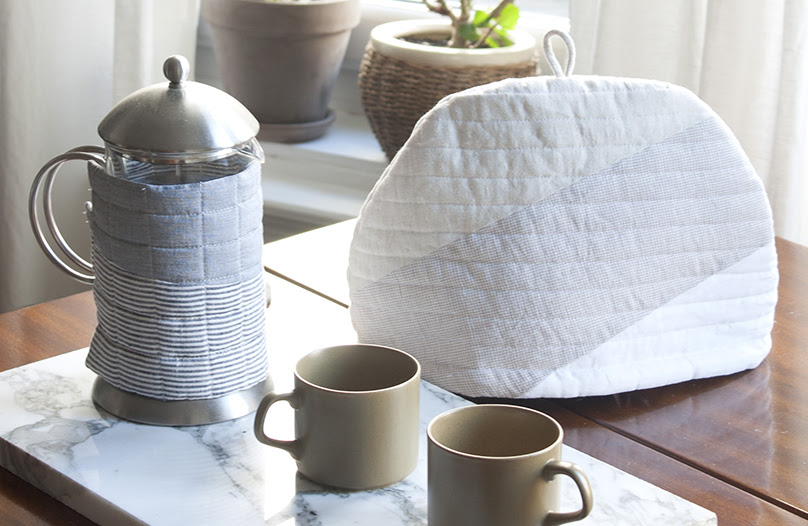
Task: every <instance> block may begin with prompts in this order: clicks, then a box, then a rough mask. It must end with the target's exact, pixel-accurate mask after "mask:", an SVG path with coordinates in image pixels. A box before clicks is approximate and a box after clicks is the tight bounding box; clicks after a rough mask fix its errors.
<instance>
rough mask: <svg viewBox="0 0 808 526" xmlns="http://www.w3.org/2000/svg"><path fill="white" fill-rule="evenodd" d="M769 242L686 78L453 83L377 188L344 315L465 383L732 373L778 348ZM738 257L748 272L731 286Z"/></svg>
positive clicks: (753, 195) (455, 387)
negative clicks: (678, 81)
mask: <svg viewBox="0 0 808 526" xmlns="http://www.w3.org/2000/svg"><path fill="white" fill-rule="evenodd" d="M772 240H773V232H772V222H771V211H770V209H769V205H768V201H767V199H766V197H765V193H764V191H763V188H762V185H761V183H760V181H759V179H758V177H757V175H756V174H755V173H754V170H753V169H752V167H751V165H750V164H749V162H748V160H747V159H746V157H745V155H743V152H742V151H741V150H740V147H739V145H738V143H737V141H736V140H735V138H734V137H733V136H732V134H731V133H730V132H729V130H728V129H727V128H726V126H725V125H724V123H723V122H721V121H720V119H719V118H718V117H717V116H716V115H715V114H714V113H713V112H712V111H711V110H710V109H709V108H708V107H706V106H705V105H704V104H703V103H702V102H701V101H699V100H698V99H697V98H696V97H695V96H693V95H692V94H691V93H690V92H688V91H686V90H684V89H682V88H677V87H674V86H670V85H667V84H661V83H656V82H648V81H641V80H627V79H606V78H576V77H573V78H544V77H540V78H533V79H520V80H510V81H503V82H500V83H495V84H491V85H488V86H483V87H480V88H474V89H472V90H468V91H466V92H463V93H460V94H457V95H454V96H450V97H447V98H446V99H444V100H443V101H442V102H441V103H440V104H439V105H438V106H437V107H436V108H435V109H434V110H432V111H431V112H430V113H429V114H427V115H426V116H425V117H424V118H423V119H422V120H421V122H419V124H418V126H416V130H415V131H414V133H413V136H412V137H411V139H410V141H408V143H407V144H406V145H405V147H404V148H402V150H401V152H400V153H399V154H398V156H397V157H396V158H395V159H394V161H393V163H391V165H390V167H389V168H388V170H387V171H386V172H385V174H384V175H383V177H382V179H380V181H379V183H378V184H377V185H376V188H374V191H373V192H372V193H371V195H370V196H369V197H368V199H367V201H366V202H365V205H364V207H363V209H362V213H361V215H360V218H359V221H358V223H357V227H356V231H355V235H354V241H353V243H352V247H351V255H350V263H349V276H348V277H349V288H350V291H351V316H352V319H353V322H354V327H355V328H356V330H357V333H358V335H359V338H360V341H365V342H372V343H379V344H385V345H390V346H394V347H398V348H401V349H403V350H405V351H408V352H410V353H412V354H414V355H415V356H416V357H417V358H418V359H419V360H420V361H421V363H422V365H423V371H424V378H425V379H427V380H429V381H431V382H434V383H436V384H438V385H440V386H442V387H444V388H446V389H449V390H451V391H454V392H459V393H462V394H466V395H470V396H498V397H538V396H581V395H588V394H603V393H609V392H619V391H625V390H631V389H637V388H641V387H651V386H655V385H662V384H665V383H671V382H675V381H682V380H686V379H690V378H695V377H702V376H709V375H714V374H726V373H728V372H734V371H737V370H741V369H744V368H749V367H754V366H755V365H757V363H759V362H760V360H762V359H763V357H765V355H766V354H767V352H768V350H769V348H770V340H769V331H770V330H771V316H772V313H773V308H774V303H775V302H776V281H777V271H776V256H775V254H774V250H773V241H772ZM766 247H768V248H766ZM764 248H765V249H764ZM746 261H750V262H753V263H754V264H755V265H757V266H756V267H755V266H754V265H753V267H754V268H753V269H752V270H754V272H757V274H755V275H756V278H755V279H751V280H749V279H745V280H743V281H742V282H741V284H743V283H744V282H745V281H750V284H749V286H748V287H740V288H739V287H738V284H739V282H738V281H737V280H736V281H733V280H732V279H729V278H730V277H733V276H735V274H734V273H735V272H736V269H737V268H738V267H736V266H737V265H739V264H740V268H741V269H742V270H743V269H744V268H745V267H744V266H743V265H744V263H743V262H746ZM749 264H752V263H749ZM747 270H748V271H750V272H751V271H752V270H749V269H747ZM744 272H746V271H744ZM751 282H754V283H751ZM716 291H718V293H716ZM726 291H732V292H731V294H730V296H729V297H728V298H723V300H722V301H718V300H717V299H716V298H718V297H720V294H721V293H724V292H726ZM761 291H762V292H761ZM752 306H756V307H757V310H755V309H754V308H751V307H752ZM708 315H712V316H713V317H714V318H716V319H713V320H712V321H710V322H709V323H707V322H705V324H704V327H702V328H701V329H699V330H683V329H682V328H681V327H680V326H679V324H681V323H685V324H687V323H692V322H693V320H700V319H704V320H708V319H710V318H709V316H708ZM705 316H707V317H706V318H705Z"/></svg>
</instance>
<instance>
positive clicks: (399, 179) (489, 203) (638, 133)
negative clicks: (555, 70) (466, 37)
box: [349, 77, 712, 289]
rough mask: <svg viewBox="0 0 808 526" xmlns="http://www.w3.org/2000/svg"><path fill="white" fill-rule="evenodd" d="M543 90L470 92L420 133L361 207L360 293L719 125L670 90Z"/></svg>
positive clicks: (589, 81)
mask: <svg viewBox="0 0 808 526" xmlns="http://www.w3.org/2000/svg"><path fill="white" fill-rule="evenodd" d="M535 80H536V79H535V78H534V79H513V80H507V81H503V82H497V83H493V84H489V85H486V86H481V87H477V88H472V89H470V90H467V91H465V92H462V93H460V94H457V95H454V96H452V97H449V98H447V99H446V100H444V101H442V102H441V103H439V104H438V105H437V106H436V107H435V108H434V109H433V110H432V111H431V112H430V114H429V118H428V119H422V121H421V122H419V124H418V125H416V127H415V130H414V131H413V135H412V137H411V138H410V140H409V141H408V142H407V148H406V149H403V151H402V152H401V153H400V154H399V155H397V156H396V158H395V159H394V160H393V162H392V163H391V164H390V166H389V167H388V168H387V170H386V171H385V173H384V174H382V177H381V178H380V179H379V181H378V183H377V184H376V186H375V188H374V189H373V190H372V192H371V193H370V196H369V198H368V200H367V201H366V202H365V205H364V207H363V210H362V213H361V216H362V221H361V222H360V223H358V225H357V235H356V236H355V237H356V242H355V244H354V247H353V252H355V253H358V254H363V255H362V256H360V257H357V258H354V259H353V260H352V261H351V267H352V269H351V273H350V276H349V279H350V281H351V287H352V288H355V289H358V288H361V287H363V286H364V285H366V284H368V283H371V282H374V281H376V280H378V279H379V278H381V277H383V276H385V275H386V274H388V273H389V272H391V271H393V270H395V269H397V268H399V267H401V266H403V265H405V264H407V263H408V262H410V261H412V260H414V259H417V258H419V257H421V256H423V255H426V254H429V253H430V252H432V251H433V250H435V249H436V248H439V247H442V246H444V245H446V244H447V243H449V242H451V241H452V240H454V239H457V238H458V237H461V236H463V235H465V234H469V233H471V232H474V231H476V230H478V229H480V228H482V227H484V226H486V225H489V224H491V223H493V222H494V221H497V220H498V219H501V218H503V217H506V216H508V215H510V214H511V213H513V212H514V211H516V210H518V209H519V208H520V207H522V206H525V205H528V204H531V203H535V202H537V201H540V200H541V199H543V198H544V197H546V196H548V195H550V194H552V193H554V192H556V191H558V190H560V189H562V188H565V187H567V186H569V185H570V184H572V183H574V182H575V181H577V180H578V179H579V178H581V177H584V176H587V175H590V174H593V173H597V172H598V171H600V170H601V169H603V168H606V167H608V166H610V165H612V164H613V163H614V162H616V161H617V160H619V159H622V158H624V157H627V156H628V155H631V154H632V153H635V152H637V151H639V150H641V149H642V148H644V147H645V146H647V145H649V144H653V143H655V142H658V141H660V140H662V139H664V138H666V137H669V136H671V135H674V134H675V133H678V132H680V131H682V130H684V129H685V128H687V127H689V126H692V125H693V124H695V123H697V122H699V121H702V120H704V119H706V118H708V117H709V116H710V115H711V114H712V112H711V110H710V109H709V108H708V107H706V106H705V105H702V104H694V97H693V96H692V94H691V93H690V92H688V91H687V90H685V89H684V88H680V87H677V86H673V85H671V84H665V83H658V82H649V81H637V80H632V79H607V78H602V77H576V82H570V81H569V79H563V78H551V77H542V78H541V82H535ZM628 108H630V110H629V109H628ZM412 177H415V178H417V180H416V181H413V180H412V179H410V178H412ZM365 254H367V255H369V256H371V257H364V255H365Z"/></svg>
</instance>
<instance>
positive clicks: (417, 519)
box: [0, 349, 716, 526]
mask: <svg viewBox="0 0 808 526" xmlns="http://www.w3.org/2000/svg"><path fill="white" fill-rule="evenodd" d="M85 355H86V349H82V350H78V351H74V352H71V353H68V354H64V355H62V356H58V357H55V358H50V359H48V360H44V361H41V362H37V363H33V364H29V365H27V366H24V367H20V368H18V369H13V370H10V371H5V372H3V373H0V464H2V465H3V466H4V467H6V468H7V469H9V470H11V471H13V472H14V473H16V474H18V475H19V476H20V477H22V478H24V479H26V480H28V481H29V482H31V483H32V484H34V485H35V486H38V487H40V488H41V489H43V490H44V491H46V492H47V493H49V494H51V495H53V496H54V497H56V498H57V499H59V500H61V501H63V502H65V503H66V504H67V505H69V506H71V507H72V508H74V509H76V510H77V511H79V512H80V513H82V514H84V515H85V516H87V517H89V518H90V519H92V520H94V521H96V522H98V523H99V524H115V525H122V524H153V525H160V524H166V525H174V524H180V523H181V524H197V525H202V524H212V525H216V524H237V525H252V524H263V525H297V526H304V525H312V526H313V525H328V526H342V525H348V524H351V525H368V526H371V525H373V526H379V525H391V526H395V525H421V524H426V505H427V503H426V482H427V475H426V454H425V453H426V438H425V433H422V443H421V458H420V461H419V464H418V467H417V468H416V470H415V471H414V472H413V473H412V474H411V475H410V476H409V477H407V478H406V479H405V480H404V481H402V482H400V483H398V484H395V485H393V486H391V487H388V488H385V489H382V490H375V491H368V492H334V491H331V490H328V489H326V488H323V487H320V486H318V485H316V484H314V483H312V482H309V481H308V480H306V479H304V478H303V477H301V476H300V475H298V474H297V473H296V469H295V464H294V462H293V460H292V459H291V458H290V457H289V456H288V455H287V454H286V453H284V452H282V451H279V450H275V449H273V448H269V447H265V446H262V445H260V444H259V443H258V442H257V441H256V440H255V438H254V437H253V434H252V416H247V417H244V418H241V419H238V420H234V421H231V422H225V423H221V424H215V425H209V426H198V427H187V428H166V427H153V426H146V425H139V424H133V423H129V422H125V421H121V420H118V419H116V418H115V417H113V416H111V415H108V414H105V413H102V412H99V410H98V409H96V407H95V406H94V405H93V403H92V401H91V400H90V389H91V386H92V382H93V380H94V375H93V374H92V373H91V372H90V371H89V370H87V369H86V368H85V367H84V357H85ZM421 394H422V404H421V405H422V407H421V424H422V426H423V427H424V428H425V427H426V424H427V422H428V421H429V420H430V419H431V418H432V417H433V416H435V415H437V414H439V413H440V412H442V411H444V410H446V409H449V408H453V407H458V406H461V405H464V404H467V403H468V402H466V401H464V400H462V399H460V398H458V397H456V396H454V395H452V394H450V393H447V392H446V391H443V390H441V389H439V388H437V387H435V386H432V385H430V384H428V383H426V382H424V383H423V386H422V393H421ZM287 417H288V418H287ZM273 418H274V419H275V420H279V421H280V420H283V421H286V420H288V421H289V422H291V416H289V415H284V414H278V415H273ZM275 425H276V424H275V423H274V422H270V428H272V427H274V426H275ZM277 425H278V426H279V427H280V428H283V429H279V430H278V433H279V437H280V438H284V436H283V435H285V434H286V435H288V433H289V432H290V429H288V428H284V426H283V425H281V424H277ZM564 457H565V458H566V459H567V460H571V461H573V462H575V463H577V464H579V465H580V466H581V467H583V469H584V470H585V471H586V473H587V474H588V475H589V478H590V480H591V483H592V487H593V492H594V495H595V509H594V511H593V513H592V515H591V516H590V517H589V518H588V519H586V520H585V521H582V522H581V524H609V525H634V524H636V525H646V524H654V525H658V526H663V525H669V524H670V525H673V524H682V525H684V524H687V525H712V524H716V518H715V515H714V514H713V513H711V512H709V511H707V510H705V509H703V508H701V507H698V506H696V505H694V504H691V503H689V502H687V501H685V500H683V499H681V498H679V497H676V496H674V495H672V494H670V493H668V492H665V491H663V490H661V489H659V488H656V487H654V486H652V485H651V484H648V483H646V482H644V481H641V480H639V479H637V478H635V477H633V476H630V475H628V474H626V473H624V472H622V471H619V470H617V469H615V468H613V467H611V466H609V465H607V464H605V463H603V462H600V461H598V460H596V459H594V458H592V457H589V456H587V455H584V454H582V453H580V452H578V451H575V450H574V449H572V448H569V447H566V448H565V451H564ZM577 499H578V497H577V494H576V490H575V487H574V485H572V483H569V484H565V485H564V490H563V501H564V502H563V507H564V508H565V509H572V508H573V507H577V506H578V502H577Z"/></svg>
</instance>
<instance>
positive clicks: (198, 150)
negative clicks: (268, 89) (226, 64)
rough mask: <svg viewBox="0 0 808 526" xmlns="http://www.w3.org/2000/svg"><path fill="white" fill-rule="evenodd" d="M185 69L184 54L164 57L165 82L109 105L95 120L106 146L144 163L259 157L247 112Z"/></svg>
mask: <svg viewBox="0 0 808 526" xmlns="http://www.w3.org/2000/svg"><path fill="white" fill-rule="evenodd" d="M188 72H189V65H188V60H187V59H186V58H185V57H182V56H179V55H174V56H172V57H169V58H168V59H166V61H165V63H164V64H163V73H164V74H165V76H166V78H167V79H168V80H169V83H168V84H165V83H159V84H154V85H152V86H147V87H145V88H142V89H140V90H138V91H135V92H134V93H132V94H131V95H129V96H127V97H126V98H124V99H123V100H121V101H120V102H119V103H118V104H117V105H116V106H115V107H114V108H112V110H110V112H109V113H108V114H107V115H106V117H104V119H103V120H102V121H101V123H100V124H99V125H98V135H100V136H101V138H102V139H103V140H104V143H105V144H106V145H107V148H108V150H111V151H113V152H116V153H118V154H121V155H123V156H125V157H127V158H131V159H137V160H139V161H144V162H150V163H195V162H206V161H213V160H216V159H221V158H223V157H229V156H231V155H234V154H242V155H247V156H248V157H250V156H252V157H254V158H255V159H257V160H260V161H263V152H262V151H261V148H260V146H259V145H258V144H257V142H256V140H255V137H256V136H257V135H258V130H259V124H258V121H257V120H256V118H255V117H254V116H253V115H252V113H250V112H249V110H247V108H245V107H244V106H243V105H242V104H241V103H240V102H239V101H237V100H236V99H234V98H233V97H232V96H230V95H228V94H227V93H225V92H223V91H221V90H218V89H216V88H214V87H212V86H208V85H206V84H201V83H199V82H192V81H188V80H187V79H188ZM113 175H114V174H113Z"/></svg>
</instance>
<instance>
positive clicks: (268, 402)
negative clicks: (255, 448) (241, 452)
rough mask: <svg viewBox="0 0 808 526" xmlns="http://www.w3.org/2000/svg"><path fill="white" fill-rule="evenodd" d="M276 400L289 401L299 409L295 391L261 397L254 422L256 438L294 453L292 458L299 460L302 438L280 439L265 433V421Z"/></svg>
mask: <svg viewBox="0 0 808 526" xmlns="http://www.w3.org/2000/svg"><path fill="white" fill-rule="evenodd" d="M275 402H288V403H289V405H290V406H292V409H297V396H296V394H295V392H294V391H292V392H290V393H280V394H279V393H269V394H268V395H266V396H264V398H262V399H261V403H260V404H258V409H256V410H255V422H254V423H253V433H255V438H257V439H258V441H259V442H261V443H262V444H266V445H268V446H272V447H277V448H279V449H282V450H284V451H286V452H287V453H289V454H290V455H292V458H293V459H295V460H299V458H300V447H301V446H300V439H296V440H278V439H277V438H272V437H269V436H267V435H266V433H264V421H265V420H266V418H267V412H268V411H269V408H270V406H272V404H274V403H275Z"/></svg>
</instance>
